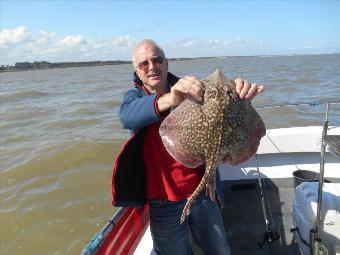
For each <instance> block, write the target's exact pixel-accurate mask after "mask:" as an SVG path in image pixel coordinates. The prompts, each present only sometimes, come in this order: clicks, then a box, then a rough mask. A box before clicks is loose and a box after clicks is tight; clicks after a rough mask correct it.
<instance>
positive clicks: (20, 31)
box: [0, 26, 30, 46]
mask: <svg viewBox="0 0 340 255" xmlns="http://www.w3.org/2000/svg"><path fill="white" fill-rule="evenodd" d="M29 36H30V34H29V33H28V32H27V30H26V27H24V26H21V27H16V28H13V29H4V30H2V31H1V32H0V46H8V45H14V44H19V43H22V42H24V41H26V40H28V39H29Z"/></svg>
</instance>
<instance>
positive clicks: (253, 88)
mask: <svg viewBox="0 0 340 255" xmlns="http://www.w3.org/2000/svg"><path fill="white" fill-rule="evenodd" d="M235 83H236V92H237V93H238V95H239V97H240V99H248V100H252V99H253V98H254V97H255V96H256V95H257V94H260V93H262V92H263V91H264V86H263V85H256V84H255V83H250V82H248V81H247V80H243V79H242V78H237V79H236V80H235Z"/></svg>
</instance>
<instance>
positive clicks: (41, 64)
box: [0, 60, 131, 72]
mask: <svg viewBox="0 0 340 255" xmlns="http://www.w3.org/2000/svg"><path fill="white" fill-rule="evenodd" d="M121 64H131V61H123V60H115V61H90V62H56V63H51V62H48V61H34V62H17V63H15V65H13V66H10V65H7V66H5V65H2V66H0V71H1V72H10V71H24V70H34V69H50V68H66V67H84V66H104V65H121Z"/></svg>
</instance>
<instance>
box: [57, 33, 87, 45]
mask: <svg viewBox="0 0 340 255" xmlns="http://www.w3.org/2000/svg"><path fill="white" fill-rule="evenodd" d="M84 43H86V40H84V38H83V37H82V36H81V35H69V36H66V37H65V38H63V39H61V40H60V41H59V45H60V46H62V47H73V46H77V45H80V44H84Z"/></svg>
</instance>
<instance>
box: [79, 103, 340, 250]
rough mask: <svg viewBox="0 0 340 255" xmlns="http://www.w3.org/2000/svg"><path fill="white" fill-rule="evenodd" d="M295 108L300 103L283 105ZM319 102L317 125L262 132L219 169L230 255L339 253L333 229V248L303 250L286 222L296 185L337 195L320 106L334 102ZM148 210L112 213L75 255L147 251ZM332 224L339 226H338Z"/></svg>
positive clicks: (337, 166)
mask: <svg viewBox="0 0 340 255" xmlns="http://www.w3.org/2000/svg"><path fill="white" fill-rule="evenodd" d="M301 104H304V103H299V104H293V105H288V106H296V105H301ZM306 104H307V105H311V104H310V103H306ZM319 104H323V103H315V102H313V103H312V106H313V105H314V106H315V105H319ZM326 105H327V110H326V120H325V124H324V125H323V126H304V127H289V128H276V129H267V131H266V135H265V137H263V138H262V140H261V143H260V146H259V149H258V151H257V154H256V156H255V157H253V158H252V159H251V160H249V161H247V162H245V163H243V164H241V165H238V166H234V167H231V166H229V165H225V164H221V165H220V166H219V171H220V176H221V179H222V184H223V188H224V195H225V207H224V208H222V209H221V212H222V216H223V220H224V225H225V229H226V234H227V237H228V241H229V245H230V246H231V250H232V254H233V255H238V254H239V255H245V254H247V255H248V254H256V255H262V254H276V255H298V254H302V255H305V254H306V253H304V252H305V251H306V249H308V251H309V250H310V254H311V255H314V254H329V255H333V254H334V255H335V254H337V255H339V254H340V232H339V235H337V234H336V236H335V241H334V242H335V244H334V245H335V246H336V245H338V246H336V247H335V248H334V247H331V248H329V247H328V249H331V250H330V251H329V253H322V252H319V253H317V252H315V250H314V251H313V250H312V248H311V247H312V246H313V245H314V244H311V243H312V242H313V240H314V239H310V240H307V243H306V241H305V240H304V238H302V237H301V236H300V233H299V231H298V230H299V226H294V223H295V225H296V224H297V223H296V219H293V218H294V217H295V215H293V214H294V212H293V211H294V210H295V207H296V206H297V205H296V204H297V202H296V201H297V200H295V199H297V198H296V197H298V196H299V194H300V193H299V194H297V192H300V191H299V187H302V186H301V185H309V184H312V183H313V182H318V185H317V187H321V196H319V197H318V196H317V195H318V194H319V192H320V190H316V191H315V192H316V193H318V194H317V195H316V197H318V198H319V199H321V198H323V195H322V187H325V186H324V185H327V184H328V183H331V184H335V186H336V187H337V188H339V191H340V155H338V154H337V152H339V137H340V126H336V125H334V123H331V122H329V119H328V107H329V106H332V105H340V102H331V103H329V102H328V103H327V104H326ZM286 106H287V105H280V106H270V107H286ZM264 108H265V107H264ZM328 123H329V124H330V125H328ZM326 124H327V125H326ZM327 141H328V146H327ZM329 141H331V142H329ZM334 141H335V142H334ZM322 148H324V153H322ZM314 184H315V183H314ZM335 199H337V201H336V203H339V204H337V205H338V207H337V209H336V210H335V214H336V217H338V219H339V218H340V196H338V197H336V198H335ZM303 200H304V201H307V199H303ZM321 202H322V199H321V200H320V201H318V203H319V204H320V206H321ZM326 202H327V201H326ZM319 204H318V205H319ZM325 204H327V203H325ZM307 207H308V206H305V207H304V209H305V208H307ZM148 210H149V209H148V206H147V205H145V206H144V207H143V208H118V209H117V211H116V212H115V213H114V215H113V217H112V218H111V220H109V221H108V222H107V223H106V224H105V226H104V227H103V228H102V230H101V231H99V232H98V233H96V234H95V235H94V236H93V238H92V239H91V240H90V241H89V242H88V244H87V245H86V246H85V247H84V249H83V251H82V255H90V254H91V255H104V254H106V255H109V254H115V255H116V254H122V255H125V254H129V255H130V254H131V255H132V254H134V255H146V254H147V255H149V254H155V252H154V251H153V247H152V239H151V233H150V227H149V219H148ZM318 210H321V209H320V208H318ZM305 213H307V214H310V212H305ZM318 213H320V212H319V211H318ZM317 216H318V215H317ZM317 216H316V217H317ZM316 224H317V223H315V224H314V223H313V222H312V223H311V225H312V227H313V226H316V227H315V228H316V229H317V230H318V233H319V232H320V231H319V230H320V229H321V230H322V229H323V225H322V224H323V222H322V221H321V222H319V224H321V226H319V228H318V226H317V225H316ZM335 224H336V225H337V224H338V225H337V226H338V227H339V229H340V221H339V222H335ZM302 227H303V226H300V229H301V228H302ZM311 232H312V231H311ZM318 237H320V236H318ZM319 239H320V238H319ZM319 239H315V240H319ZM301 240H302V241H305V243H304V242H302V241H301ZM320 240H321V239H320ZM191 242H192V250H193V254H195V255H200V254H203V253H202V251H201V250H200V248H199V247H198V245H197V244H196V243H195V241H194V240H193V238H191ZM308 242H309V243H308ZM321 244H322V243H321ZM334 245H333V246H334ZM303 246H308V248H306V247H303ZM338 248H339V249H338ZM332 249H333V250H332ZM307 254H308V253H307Z"/></svg>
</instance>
